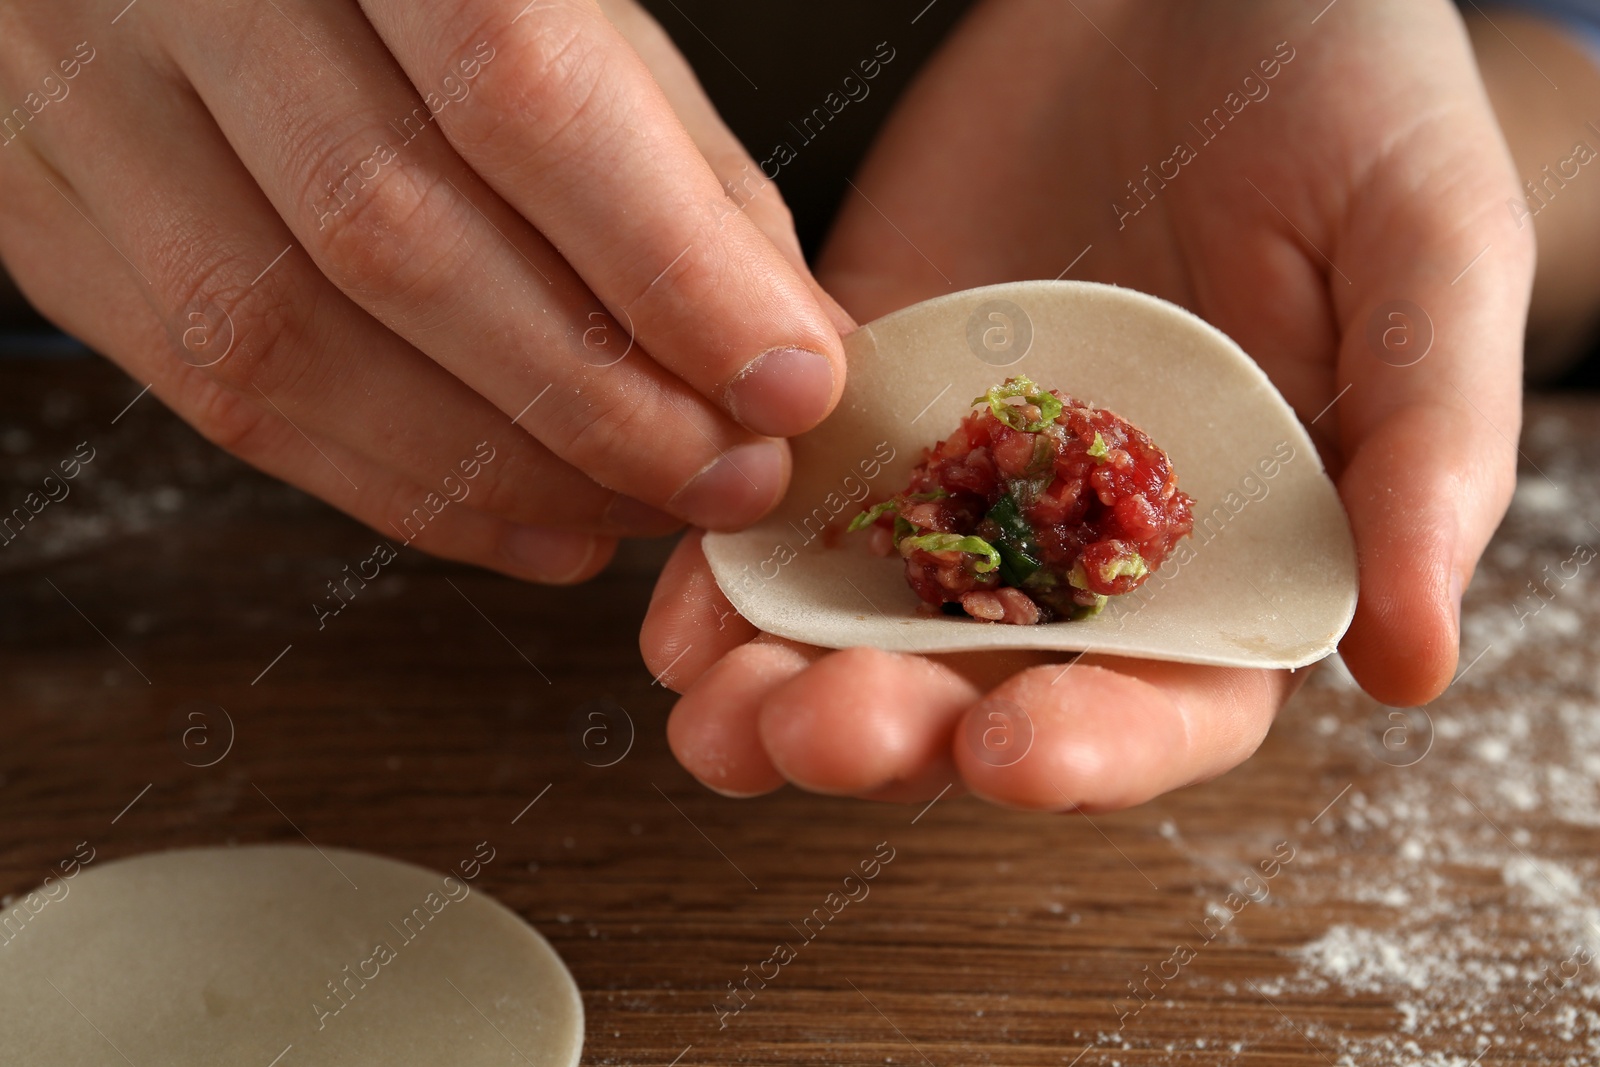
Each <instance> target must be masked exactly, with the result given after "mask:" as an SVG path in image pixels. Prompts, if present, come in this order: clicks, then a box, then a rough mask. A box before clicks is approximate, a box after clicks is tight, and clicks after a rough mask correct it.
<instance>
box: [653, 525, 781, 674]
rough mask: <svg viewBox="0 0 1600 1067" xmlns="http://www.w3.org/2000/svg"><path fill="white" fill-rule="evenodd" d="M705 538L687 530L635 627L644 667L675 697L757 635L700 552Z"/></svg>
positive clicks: (698, 533) (696, 532)
mask: <svg viewBox="0 0 1600 1067" xmlns="http://www.w3.org/2000/svg"><path fill="white" fill-rule="evenodd" d="M704 536H705V534H704V531H701V530H690V531H689V532H688V533H687V534H685V535H684V537H683V540H681V541H679V542H678V547H677V548H675V549H673V552H672V555H671V556H670V557H669V558H668V559H667V563H666V566H664V567H663V568H662V569H661V576H660V577H659V578H658V579H657V580H656V587H655V589H654V591H652V592H651V594H650V608H649V610H648V611H646V612H645V617H644V623H643V625H641V626H640V628H639V652H640V654H641V655H642V656H643V657H644V662H645V666H646V667H647V668H648V669H649V671H650V673H651V674H653V675H654V676H655V678H656V680H657V681H659V682H660V683H661V684H662V685H664V686H666V687H667V688H668V689H671V690H674V691H676V692H679V693H682V692H684V691H685V690H687V689H688V688H689V687H690V686H691V685H693V684H694V683H695V681H696V679H698V678H699V677H700V676H701V675H702V674H704V673H705V672H706V671H707V670H708V669H709V668H710V667H711V666H712V664H714V663H716V662H717V660H718V659H720V658H721V657H722V656H723V655H724V654H725V653H727V652H728V651H730V650H732V649H734V648H737V647H738V646H740V645H743V644H745V643H746V642H748V641H750V640H751V639H752V638H754V637H755V636H756V635H757V633H759V631H758V630H757V629H756V628H755V627H754V626H752V625H750V623H748V622H747V621H745V619H744V617H743V616H742V615H740V614H739V613H738V612H737V611H735V610H734V607H733V604H732V603H731V602H730V601H729V600H728V598H727V595H726V594H724V593H723V591H722V588H721V587H720V586H718V585H717V580H716V577H715V576H714V575H713V574H712V573H711V568H710V566H709V565H707V563H706V557H705V553H704V552H703V551H702V550H701V548H700V541H701V539H702V538H703V537H704Z"/></svg>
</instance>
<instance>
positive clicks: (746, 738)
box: [667, 636, 818, 796]
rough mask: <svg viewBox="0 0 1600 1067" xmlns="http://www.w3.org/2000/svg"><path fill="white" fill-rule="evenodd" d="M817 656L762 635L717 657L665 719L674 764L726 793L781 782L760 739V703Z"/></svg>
mask: <svg viewBox="0 0 1600 1067" xmlns="http://www.w3.org/2000/svg"><path fill="white" fill-rule="evenodd" d="M817 654H818V653H817V652H816V650H814V649H807V648H805V647H803V646H800V645H795V644H792V643H790V642H787V641H780V640H777V639H775V638H769V637H765V636H763V637H760V638H758V639H756V640H754V641H751V642H750V643H748V644H744V645H740V646H739V647H738V648H736V649H734V650H733V651H731V652H729V653H728V654H727V655H726V656H724V657H723V658H722V659H720V660H718V661H717V663H716V664H714V665H713V666H712V667H711V668H709V669H708V670H707V671H706V672H705V673H704V674H702V675H701V676H700V678H699V679H698V680H697V681H696V682H695V683H694V685H693V686H691V687H690V688H689V690H688V691H687V692H686V693H684V695H683V697H682V699H680V700H679V701H678V703H677V704H676V705H675V706H674V707H673V709H672V715H671V716H670V717H669V718H668V719H667V743H668V744H670V745H671V746H672V753H673V755H674V756H676V757H677V758H678V762H679V763H681V764H682V765H683V768H684V769H685V770H687V771H688V772H689V773H690V774H692V775H694V776H695V778H697V779H699V780H700V781H701V782H702V783H703V784H705V785H706V786H707V787H708V788H710V789H714V790H716V791H717V792H719V793H722V794H723V795H725V796H756V795H757V794H760V793H770V792H771V791H772V790H774V789H777V788H778V787H779V786H781V785H783V781H784V779H783V775H782V774H780V773H779V772H778V770H777V769H776V768H775V767H774V766H773V763H772V761H771V760H770V759H769V758H768V757H767V753H766V750H765V748H763V746H762V743H761V735H760V730H759V727H758V722H759V718H760V712H761V701H762V698H763V697H764V696H766V694H768V693H770V692H771V691H772V690H773V689H774V688H776V687H777V686H779V685H781V684H782V683H783V681H784V680H785V679H787V678H790V677H793V676H794V675H795V674H797V673H799V672H801V671H804V670H805V668H806V664H808V663H810V662H811V660H812V659H813V658H814V657H815V656H816V655H817Z"/></svg>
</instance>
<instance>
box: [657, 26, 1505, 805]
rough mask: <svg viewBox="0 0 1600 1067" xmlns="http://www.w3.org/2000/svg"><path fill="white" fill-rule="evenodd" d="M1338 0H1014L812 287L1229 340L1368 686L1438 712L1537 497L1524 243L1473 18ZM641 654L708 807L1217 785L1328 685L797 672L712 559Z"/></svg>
mask: <svg viewBox="0 0 1600 1067" xmlns="http://www.w3.org/2000/svg"><path fill="white" fill-rule="evenodd" d="M1320 6H1321V5H1319V4H1311V5H1307V4H1303V3H1291V2H1287V0H1276V2H1271V3H1261V4H1249V5H1240V4H1225V3H1202V4H1176V3H1174V4H1168V5H1165V6H1163V7H1161V8H1160V9H1159V12H1158V13H1157V12H1156V11H1153V10H1152V9H1151V8H1149V7H1147V6H1144V5H1139V6H1133V5H1118V4H1112V3H1110V2H1109V0H1093V2H1091V0H1080V2H1078V3H1076V4H1065V5H1063V4H1054V3H1043V2H1037V3H1035V2H1027V0H991V2H989V3H986V4H984V5H982V6H980V7H979V8H977V9H975V10H974V11H973V12H972V13H971V15H970V16H969V17H968V19H967V20H966V22H965V23H964V24H963V25H962V26H961V28H960V29H959V30H958V31H957V33H956V35H955V37H954V38H953V39H952V40H951V41H950V42H949V43H948V44H947V46H946V48H945V49H944V51H943V52H942V53H941V54H940V55H939V56H938V57H937V58H936V59H935V60H934V62H933V63H932V64H931V65H930V66H929V67H928V69H927V70H925V71H924V72H923V73H922V75H921V77H920V80H919V82H918V83H917V84H916V85H915V86H914V88H913V90H912V91H911V92H910V93H909V94H908V95H907V97H906V98H905V99H904V100H903V101H902V103H901V105H900V107H899V109H898V111H897V113H896V115H895V117H894V119H893V121H892V122H891V124H890V125H889V127H888V129H887V130H886V131H885V133H884V134H883V136H882V138H881V140H880V141H879V143H878V144H877V146H876V148H875V150H874V152H873V154H872V156H871V158H870V159H869V161H868V163H867V165H866V166H865V168H864V170H863V172H862V174H861V175H860V177H859V179H858V180H857V185H858V186H859V195H856V196H853V197H851V198H850V199H848V200H847V203H846V207H845V210H844V211H843V213H842V215H841V217H840V219H839V222H838V226H837V228H836V230H835V232H834V234H833V237H832V240H831V243H830V245H829V248H828V250H827V252H826V254H825V255H824V257H823V260H822V264H821V268H820V270H819V276H820V277H821V279H822V281H823V283H824V285H825V286H826V287H827V288H828V290H829V291H830V292H832V293H833V294H834V295H835V296H837V297H838V298H839V300H840V302H841V303H842V304H843V305H844V307H845V308H846V309H848V310H849V311H850V312H851V313H852V314H853V315H854V316H855V317H856V318H857V319H858V320H861V321H865V320H867V319H870V318H874V317H876V316H879V315H882V314H884V313H886V312H889V311H892V310H894V309H896V308H899V307H903V306H905V305H907V304H910V303H913V302H915V301H918V300H922V299H926V298H928V297H932V296H936V295H939V294H941V293H945V292H949V291H951V290H954V289H964V288H969V287H972V286H977V285H983V284H987V283H993V282H1001V281H1009V280H1016V279H1024V278H1053V277H1057V276H1059V275H1063V274H1065V275H1067V276H1069V277H1073V278H1083V279H1091V280H1098V281H1105V282H1115V283H1117V284H1121V285H1127V286H1132V287H1135V288H1138V289H1142V290H1144V291H1147V292H1151V293H1154V294H1156V295H1159V296H1162V297H1165V298H1166V299H1168V300H1172V301H1175V302H1177V303H1180V304H1182V305H1184V306H1186V307H1188V308H1190V309H1191V310H1193V311H1195V312H1197V313H1198V314H1200V315H1201V316H1203V317H1204V318H1206V319H1207V320H1209V321H1210V322H1212V323H1213V324H1215V325H1216V326H1218V327H1220V328H1221V329H1222V330H1224V331H1225V332H1227V333H1228V334H1229V335H1231V336H1232V337H1233V338H1234V339H1236V340H1237V341H1238V342H1239V343H1240V344H1241V345H1242V346H1243V348H1244V349H1245V350H1246V351H1247V352H1249V353H1251V354H1252V355H1253V356H1254V357H1255V358H1256V359H1257V360H1258V361H1259V362H1260V363H1261V365H1262V366H1263V367H1264V368H1265V369H1266V370H1267V372H1268V373H1269V374H1270V375H1271V376H1272V378H1273V380H1274V381H1275V382H1276V383H1277V385H1278V387H1279V389H1280V390H1281V391H1282V392H1283V394H1284V396H1285V397H1287V399H1288V400H1289V402H1290V403H1291V404H1292V405H1293V406H1294V407H1295V409H1296V411H1298V412H1299V413H1300V416H1301V418H1302V420H1303V421H1304V422H1305V423H1306V424H1307V425H1308V426H1310V428H1311V431H1312V433H1313V435H1314V436H1316V437H1317V439H1318V441H1319V443H1320V445H1321V447H1322V448H1323V451H1324V457H1325V459H1326V460H1327V462H1328V464H1329V467H1330V469H1331V471H1332V472H1333V474H1334V475H1335V477H1336V479H1337V481H1338V485H1339V490H1340V493H1341V496H1342V497H1343V500H1344V503H1345V507H1346V509H1347V510H1348V512H1349V515H1350V522H1351V526H1352V529H1353V532H1354V534H1355V540H1356V545H1357V551H1358V554H1359V558H1360V582H1361V590H1360V603H1359V606H1358V609H1357V612H1356V618H1355V621H1354V624H1353V625H1352V626H1351V629H1350V632H1349V634H1348V635H1347V636H1346V637H1345V639H1344V642H1343V644H1342V646H1341V651H1342V652H1343V655H1344V658H1345V660H1346V662H1347V663H1348V665H1349V667H1350V669H1351V670H1352V672H1353V673H1354V674H1355V676H1356V678H1357V679H1358V680H1359V681H1360V682H1361V683H1362V685H1363V686H1364V687H1365V688H1366V689H1367V691H1368V692H1369V693H1371V694H1372V695H1373V696H1374V697H1375V698H1377V699H1378V700H1381V701H1383V702H1385V703H1389V704H1397V705H1405V704H1417V703H1421V702H1424V701H1427V700H1430V699H1432V698H1433V697H1435V696H1437V695H1438V694H1439V693H1440V692H1442V691H1443V690H1444V689H1445V688H1446V686H1447V685H1448V684H1449V682H1450V679H1451V677H1452V675H1453V672H1454V669H1455V665H1456V651H1457V642H1458V637H1459V625H1460V623H1459V610H1460V600H1461V592H1462V589H1463V588H1464V587H1465V585H1466V584H1467V582H1468V581H1469V580H1470V578H1471V575H1472V572H1473V568H1474V566H1475V564H1476V562H1477V560H1478V557H1479V555H1480V554H1481V552H1482V550H1483V548H1484V545H1485V543H1486V542H1487V541H1488V539H1489V536H1490V534H1491V533H1492V532H1493V530H1494V528H1495V526H1496V525H1497V524H1498V522H1499V519H1500V517H1501V515H1502V514H1503V512H1504V509H1505V507H1506V504H1507V502H1508V500H1509V497H1510V493H1511V490H1512V488H1513V486H1514V481H1515V460H1516V446H1515V441H1516V438H1517V432H1518V425H1519V416H1520V355H1521V340H1522V330H1523V324H1524V319H1525V316H1526V311H1527V304H1528V294H1529V287H1530V282H1531V276H1532V269H1533V246H1532V241H1531V232H1532V231H1531V228H1526V229H1521V230H1519V229H1518V228H1517V226H1516V225H1515V223H1514V218H1513V215H1512V213H1511V212H1510V211H1509V210H1508V207H1507V202H1508V200H1510V199H1512V198H1516V197H1518V196H1519V188H1518V183H1517V181H1516V179H1515V176H1514V174H1513V172H1512V169H1511V165H1510V161H1509V158H1508V155H1507V152H1506V149H1505V145H1504V142H1503V141H1502V139H1501V136H1500V133H1499V131H1498V129H1497V128H1496V125H1495V122H1494V119H1493V116H1492V114H1491V113H1490V109H1489V105H1488V103H1487V101H1486V99H1485V97H1484V93H1483V90H1482V87H1481V85H1480V83H1479V80H1478V76H1477V73H1476V70H1475V68H1474V66H1473V62H1472V56H1471V52H1470V50H1469V48H1468V44H1467V40H1466V37H1465V35H1464V34H1463V32H1462V29H1461V26H1460V22H1459V19H1458V18H1457V16H1456V14H1455V12H1454V11H1453V10H1452V9H1451V8H1450V7H1449V6H1448V5H1447V4H1445V3H1443V2H1442V0H1439V2H1432V0H1430V2H1419V3H1414V4H1406V5H1394V4H1388V3H1382V2H1380V0H1340V2H1339V3H1337V4H1336V5H1328V6H1327V7H1326V8H1325V9H1324V10H1322V12H1321V14H1320V15H1319V14H1318V10H1317V9H1318V8H1319V7H1320ZM1055 384H1058V385H1060V386H1061V387H1063V388H1065V389H1068V390H1071V389H1072V383H1071V382H1062V383H1055ZM1068 625H1069V624H1068ZM643 649H644V653H645V658H646V661H647V662H648V663H649V664H650V666H651V668H652V669H653V670H655V671H658V672H665V675H664V681H665V682H666V683H667V684H669V685H671V686H673V687H674V688H676V689H678V690H679V691H681V692H683V693H684V696H683V698H682V699H681V700H680V701H679V702H678V705H677V707H676V708H675V709H674V710H673V713H672V718H671V721H670V723H669V726H668V735H669V737H670V739H671V742H672V745H673V749H674V751H675V752H676V753H677V755H678V758H679V759H680V760H681V761H682V762H683V764H684V766H686V767H687V768H688V769H689V770H690V771H691V773H693V774H695V775H696V776H697V777H698V778H699V779H700V780H701V781H703V782H704V783H706V784H707V785H709V786H711V787H713V788H716V789H719V790H722V791H724V792H729V793H735V794H749V793H758V792H762V791H765V790H769V789H773V788H776V787H777V786H778V785H780V784H782V783H783V782H784V781H785V780H787V781H791V782H794V783H795V784H797V785H800V786H802V787H804V788H808V789H813V790H817V791H820V792H827V793H846V794H852V795H858V796H865V797H880V798H902V799H910V798H913V797H928V796H933V795H935V794H937V793H938V792H939V791H940V790H941V789H943V788H945V787H946V786H947V785H948V784H950V783H952V782H959V783H964V784H965V785H966V786H967V787H968V788H970V789H972V790H973V791H975V792H977V793H979V794H981V795H983V796H985V797H988V798H990V799H992V800H995V801H997V802H1000V803H1004V804H1010V805H1016V806H1020V807H1026V808H1036V809H1067V808H1082V809H1085V810H1099V809H1108V808H1116V807H1123V806H1127V805H1130V804H1136V803H1139V802H1141V801H1143V800H1146V799H1149V798H1151V797H1153V796H1156V795H1158V794H1160V793H1162V792H1164V791H1166V790H1170V789H1174V788H1177V787H1180V786H1183V785H1186V784H1189V783H1192V782H1196V781H1201V780H1204V779H1207V778H1210V777H1213V776H1216V775H1218V774H1221V773H1223V772H1224V771H1226V770H1228V769H1229V768H1231V767H1233V766H1235V765H1236V764H1238V763H1239V762H1240V761H1241V760H1243V759H1245V758H1246V757H1247V756H1248V755H1249V754H1250V753H1251V752H1253V751H1254V750H1255V748H1256V747H1257V745H1258V744H1259V743H1260V741H1261V739H1262V738H1263V737H1264V736H1265V734H1266V732H1267V730H1268V728H1269V727H1270V725H1271V723H1272V719H1273V716H1274V715H1275V714H1276V712H1277V710H1278V709H1279V708H1280V707H1281V706H1282V705H1283V703H1284V701H1285V700H1286V699H1287V698H1288V696H1289V695H1290V694H1291V693H1292V692H1293V690H1294V688H1295V686H1296V683H1297V681H1298V679H1299V678H1300V677H1303V673H1302V674H1301V675H1298V676H1291V675H1290V674H1288V673H1287V672H1269V671H1251V670H1225V669H1218V668H1211V667H1197V666H1186V665H1179V664H1168V663H1155V662H1146V661H1138V660H1127V659H1115V658H1108V657H1097V656H1096V657H1085V658H1082V659H1079V660H1077V661H1076V662H1075V663H1073V664H1071V665H1070V666H1063V665H1062V664H1060V663H1049V662H1045V658H1044V657H1042V656H1038V655H1035V654H1020V653H1017V654H1007V655H1000V656H996V655H984V656H968V657H953V656H952V657H920V656H905V655H895V654H892V653H888V652H880V651H874V650H867V649H852V650H847V651H841V652H826V651H823V650H820V649H813V648H805V647H800V646H796V645H793V644H790V643H787V642H783V641H779V640H776V639H773V638H770V637H766V636H758V635H756V633H755V631H754V630H753V628H752V627H750V626H749V624H747V623H746V622H744V621H743V620H742V619H741V618H739V617H738V616H737V615H736V614H734V613H733V611H732V608H731V606H730V605H729V604H728V602H727V600H726V598H724V597H723V596H722V595H721V593H720V591H719V590H718V589H717V588H716V586H715V583H714V582H713V581H712V580H711V577H710V574H709V572H708V571H707V569H706V566H705V562H704V557H703V555H702V554H701V552H700V550H699V543H698V538H697V537H696V536H691V537H690V538H688V539H686V540H685V541H684V543H683V544H682V545H681V546H680V548H679V550H678V552H677V554H676V556H675V557H674V558H673V561H672V563H671V564H670V565H669V567H668V568H667V570H666V572H665V573H664V574H663V576H662V579H661V583H660V586H659V587H658V589H657V593H656V597H655V600H654V603H653V604H652V607H651V613H650V616H649V618H648V620H647V622H646V626H645V630H644V635H643ZM1019 709H1020V710H1019ZM995 729H999V731H1000V733H999V734H998V735H997V734H996V733H995V732H994V731H995ZM1025 734H1031V745H1030V746H1029V747H1027V749H1026V754H1020V751H1019V748H1018V745H1017V742H1018V741H1019V740H1020V739H1022V737H1023V735H1025ZM997 740H998V741H999V742H1000V743H999V744H996V743H995V742H996V741H997ZM1008 745H1009V746H1010V747H1007V746H1008Z"/></svg>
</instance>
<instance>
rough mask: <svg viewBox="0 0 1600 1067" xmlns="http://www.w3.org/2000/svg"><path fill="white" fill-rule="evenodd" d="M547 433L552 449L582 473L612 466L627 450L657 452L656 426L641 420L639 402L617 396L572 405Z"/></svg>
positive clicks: (626, 453) (657, 432)
mask: <svg viewBox="0 0 1600 1067" xmlns="http://www.w3.org/2000/svg"><path fill="white" fill-rule="evenodd" d="M549 432H550V433H551V435H552V440H553V445H552V447H554V448H555V451H556V452H558V453H559V454H560V455H561V456H562V457H564V458H565V459H566V460H567V462H568V463H571V464H572V465H573V466H575V467H577V468H578V469H579V470H582V471H584V472H586V473H588V472H605V471H607V470H609V469H612V468H615V467H617V466H618V465H619V463H618V461H619V460H620V459H622V458H623V457H625V456H627V455H628V454H629V453H631V452H640V453H645V454H647V455H659V454H660V453H659V451H658V449H659V447H660V434H659V427H658V426H657V427H652V426H649V425H647V424H646V423H645V421H644V408H643V406H642V405H640V404H637V403H631V402H629V401H628V400H627V399H626V398H624V397H623V396H620V395H613V396H608V397H604V398H603V399H599V400H593V399H591V400H589V401H588V402H587V403H584V404H582V405H578V404H574V405H572V407H571V409H570V410H569V411H568V412H566V413H564V414H563V415H562V416H561V417H560V418H559V419H557V420H555V421H553V422H552V424H551V425H550V427H549ZM597 480H599V481H601V482H602V483H604V482H605V481H606V479H605V478H604V477H601V478H598V479H597ZM672 488H673V489H676V488H677V487H676V486H673V487H672ZM664 495H670V494H664Z"/></svg>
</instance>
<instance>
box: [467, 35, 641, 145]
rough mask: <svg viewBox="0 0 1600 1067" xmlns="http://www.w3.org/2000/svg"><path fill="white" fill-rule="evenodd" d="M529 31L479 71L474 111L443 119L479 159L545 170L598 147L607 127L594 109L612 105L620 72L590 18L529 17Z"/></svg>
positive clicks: (469, 109) (517, 37)
mask: <svg viewBox="0 0 1600 1067" xmlns="http://www.w3.org/2000/svg"><path fill="white" fill-rule="evenodd" d="M527 27H528V28H527V29H526V30H525V31H524V32H521V33H518V34H517V35H516V37H515V39H514V40H512V41H509V42H507V44H506V51H507V52H508V53H509V55H508V56H507V58H506V60H505V61H504V62H496V63H495V64H493V65H492V66H488V67H485V68H484V70H483V73H482V74H481V75H480V76H479V79H478V86H477V88H476V90H475V96H476V97H477V106H476V107H472V108H466V109H462V113H461V114H457V115H454V116H447V118H449V119H450V120H451V136H452V138H453V139H459V140H460V141H461V143H462V147H463V148H464V149H466V150H467V151H469V152H471V153H472V154H473V155H474V156H475V157H476V158H478V159H480V160H481V161H483V162H485V163H487V164H489V165H490V166H494V167H503V168H515V169H517V170H529V169H531V170H534V171H542V170H545V169H551V168H553V165H554V163H555V162H556V161H558V160H559V161H561V162H562V163H563V164H567V165H570V162H571V160H572V159H573V158H582V157H584V156H587V155H590V154H592V153H593V152H594V151H595V150H596V148H597V146H598V145H599V144H601V143H603V135H601V134H600V131H603V130H608V129H609V128H610V126H611V124H609V123H607V122H604V121H601V120H602V118H603V117H604V116H603V114H597V112H603V111H604V109H606V108H608V107H609V106H610V101H611V100H612V99H613V96H614V94H613V92H612V91H611V90H609V89H608V86H613V85H615V84H617V81H618V78H617V74H618V72H616V71H614V70H611V69H609V68H611V66H612V63H613V60H612V57H611V56H610V55H609V54H608V52H607V50H606V49H605V47H604V42H603V41H601V40H597V35H596V34H595V33H594V31H593V26H592V20H591V19H590V18H588V17H583V16H567V17H556V18H548V19H544V20H539V21H536V20H532V19H530V20H528V22H527ZM518 28H519V29H521V27H518Z"/></svg>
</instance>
